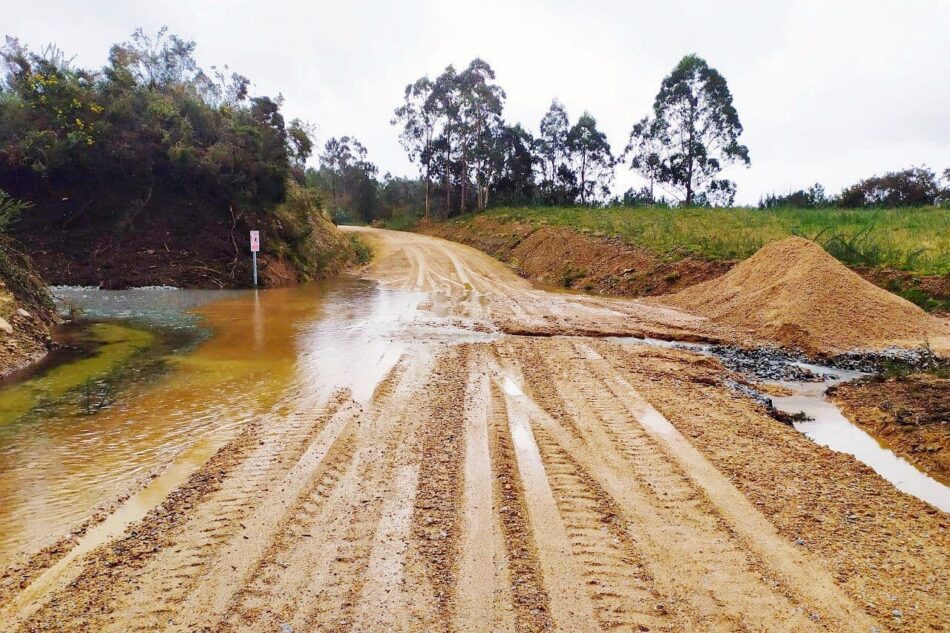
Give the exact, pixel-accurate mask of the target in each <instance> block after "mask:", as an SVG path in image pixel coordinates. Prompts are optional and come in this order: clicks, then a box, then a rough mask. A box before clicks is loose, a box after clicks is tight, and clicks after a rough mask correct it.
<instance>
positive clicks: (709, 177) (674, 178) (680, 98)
mask: <svg viewBox="0 0 950 633" xmlns="http://www.w3.org/2000/svg"><path fill="white" fill-rule="evenodd" d="M740 134H742V124H741V123H740V122H739V115H738V113H737V112H736V109H735V107H734V106H733V104H732V93H731V92H730V91H729V87H728V85H727V84H726V80H725V78H724V77H723V76H722V75H721V74H719V72H718V71H717V70H716V69H715V68H711V67H710V66H709V64H707V63H706V61H705V60H704V59H702V58H700V57H698V56H696V55H687V56H686V57H684V58H683V59H682V60H680V62H679V63H678V64H677V65H676V68H674V69H673V72H672V73H670V75H669V76H667V77H666V78H665V79H664V80H663V83H662V84H661V85H660V91H659V92H658V93H657V95H656V99H655V100H654V103H653V115H652V116H650V117H645V118H644V119H642V120H640V121H638V122H637V123H636V124H635V125H634V126H633V130H632V131H631V133H630V143H629V144H628V145H627V149H626V154H630V155H632V158H631V161H630V167H631V168H632V169H634V170H636V171H638V172H640V173H641V174H642V175H643V176H645V177H646V178H647V179H649V180H650V181H651V183H653V182H658V183H660V184H662V185H666V186H667V187H668V188H669V190H670V191H671V193H673V195H675V196H676V197H677V198H678V199H679V200H680V201H681V202H682V203H683V204H686V205H691V204H694V203H696V202H703V203H711V204H731V203H732V200H733V199H734V198H735V192H736V185H735V183H734V182H732V181H731V180H728V179H725V178H718V177H717V176H718V175H719V172H720V171H721V170H722V169H723V168H724V167H725V166H727V165H730V164H735V163H739V164H744V165H749V150H748V148H747V147H746V146H745V145H742V144H740V143H739V140H738V139H739V135H740Z"/></svg>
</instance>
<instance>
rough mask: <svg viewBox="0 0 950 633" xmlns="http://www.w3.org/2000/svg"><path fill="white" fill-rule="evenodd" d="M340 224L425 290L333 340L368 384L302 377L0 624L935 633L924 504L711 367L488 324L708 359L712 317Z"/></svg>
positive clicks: (377, 275)
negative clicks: (275, 409) (705, 349)
mask: <svg viewBox="0 0 950 633" xmlns="http://www.w3.org/2000/svg"><path fill="white" fill-rule="evenodd" d="M362 234H363V235H364V236H366V237H368V238H370V239H372V240H374V242H375V246H376V252H377V254H378V255H377V261H376V262H375V264H374V265H373V266H372V267H371V268H370V269H369V270H368V271H367V273H366V274H367V275H369V276H371V277H372V278H374V279H376V280H377V281H379V282H380V283H381V284H383V285H384V286H385V287H391V288H401V289H404V290H409V291H412V292H413V293H414V295H413V296H415V293H418V294H419V295H421V296H422V297H425V299H420V300H419V302H418V304H417V305H416V306H415V307H413V306H411V305H410V306H408V307H406V306H402V305H400V306H391V307H390V309H391V310H392V311H393V314H394V315H397V316H395V318H394V322H393V327H392V328H391V329H388V330H385V331H380V332H382V333H383V337H384V341H385V344H384V345H382V346H381V347H376V346H375V345H376V341H375V339H374V338H373V337H372V336H368V335H367V336H364V334H365V333H370V332H372V330H359V331H360V332H361V334H360V336H358V337H355V338H351V339H347V341H348V345H350V353H351V354H354V355H361V354H366V355H367V356H370V357H372V358H373V359H378V362H379V363H380V364H381V365H382V366H384V367H385V369H384V370H382V371H380V372H379V375H378V376H376V374H369V372H367V371H364V374H366V375H373V376H374V377H373V384H374V386H373V387H372V389H371V390H369V392H367V394H366V395H365V396H364V397H355V395H354V393H353V391H351V390H349V389H346V388H342V387H341V386H340V385H341V384H342V383H343V382H345V381H346V379H347V376H346V375H345V374H344V373H343V372H338V373H337V374H331V375H330V376H329V377H327V378H325V379H324V380H326V384H316V383H315V384H313V385H302V386H301V388H302V389H307V390H309V391H313V392H314V394H320V395H319V396H318V397H313V398H310V399H307V400H306V401H304V400H302V401H300V402H299V403H298V404H297V405H295V406H294V407H292V408H291V410H290V411H288V413H287V415H285V416H282V417H280V418H277V419H268V421H267V423H266V424H264V423H261V422H258V423H251V424H249V425H247V426H246V427H245V428H244V430H243V431H242V433H241V435H239V436H238V437H237V438H236V439H234V440H232V441H231V442H229V443H228V444H227V445H226V446H225V447H224V448H222V449H221V450H220V451H218V453H217V454H216V455H215V457H213V458H212V459H211V460H210V461H209V462H208V463H207V464H206V465H205V466H203V467H202V468H200V469H199V471H198V472H197V473H195V474H194V475H193V476H192V477H191V478H190V479H189V480H188V481H187V482H186V483H185V484H184V485H183V486H181V487H180V488H179V489H178V490H177V491H175V492H173V493H172V494H170V495H169V496H168V497H167V498H166V499H165V500H164V501H163V502H162V504H161V505H160V506H159V507H157V508H156V509H155V510H154V511H152V512H150V513H148V514H147V515H146V516H145V517H144V518H143V519H142V520H141V521H139V522H136V523H133V524H132V525H130V526H129V528H128V529H127V530H126V531H125V533H124V534H123V535H122V536H120V537H119V538H117V539H115V540H113V541H110V542H108V543H104V544H102V545H100V546H99V547H97V548H95V549H92V550H91V551H89V552H88V553H86V554H84V555H83V556H81V557H77V558H76V559H75V560H74V561H72V563H71V564H70V565H69V566H67V567H66V568H65V569H63V570H61V575H59V576H58V577H56V578H47V579H46V580H44V581H43V582H41V583H39V584H37V581H34V582H33V583H32V584H30V585H29V586H27V587H25V588H23V589H22V590H21V591H19V593H17V594H16V595H13V596H11V598H10V599H9V600H8V601H7V604H6V605H4V606H2V607H0V608H2V609H3V611H2V612H0V630H2V631H122V632H126V631H154V630H165V631H261V630H273V631H393V630H401V631H419V632H422V631H454V630H458V631H522V630H523V631H546V630H570V631H607V630H611V631H613V630H623V631H644V630H652V631H736V630H776V629H779V630H784V631H815V630H824V631H863V632H867V631H871V630H891V631H903V630H940V627H942V626H944V623H945V622H947V621H948V620H950V564H948V562H947V558H946V555H945V553H946V551H947V550H948V548H950V530H948V529H947V528H948V527H950V523H948V515H946V514H945V513H943V512H940V511H939V510H936V509H934V508H933V507H931V506H929V505H927V504H926V503H924V502H922V501H919V500H917V499H915V498H913V497H910V496H908V495H905V494H903V493H901V492H899V491H898V490H896V489H895V488H894V487H893V486H892V485H891V484H889V483H888V482H886V481H885V480H883V479H882V478H881V477H879V476H878V475H876V474H875V473H874V472H873V471H871V470H870V469H869V468H867V467H865V466H864V465H862V464H861V463H859V462H857V461H856V460H855V459H854V458H852V457H850V456H847V455H844V454H840V453H835V452H832V451H830V450H828V449H824V448H822V447H820V446H817V445H816V444H814V443H813V442H811V441H810V440H808V439H807V438H806V437H804V436H803V435H802V434H800V433H798V432H797V431H795V430H794V429H792V428H789V427H787V426H784V425H781V424H777V423H776V422H775V421H774V420H773V419H772V418H770V417H769V416H768V415H767V413H766V411H765V410H764V408H763V406H762V405H761V404H760V403H758V402H756V401H755V400H753V399H751V398H747V397H742V396H740V395H737V393H736V392H735V391H734V390H733V389H731V388H730V386H729V385H728V384H727V380H728V379H730V378H732V377H733V376H734V374H733V373H732V372H729V371H728V370H725V369H724V368H723V367H722V365H721V364H720V363H719V362H717V361H716V360H714V359H712V358H709V357H707V356H702V355H699V354H697V353H695V352H693V351H689V350H681V349H667V348H659V347H648V346H630V345H623V344H620V343H618V342H616V341H612V340H610V339H607V338H603V337H586V336H513V335H507V336H502V335H500V334H498V333H499V332H503V331H504V329H505V327H506V326H508V327H512V326H513V324H520V325H519V327H522V328H525V329H529V330H531V329H533V330H537V331H545V332H551V333H553V332H554V331H557V330H560V331H561V332H567V333H574V332H578V331H582V332H613V331H625V330H626V331H627V332H630V333H638V334H640V335H641V336H643V335H645V333H647V332H649V333H651V334H657V333H660V334H665V335H667V336H668V337H670V338H675V337H678V336H680V335H683V336H694V337H705V338H706V339H715V340H720V341H725V342H728V341H729V340H730V339H731V338H732V337H733V336H734V333H733V332H731V331H730V330H729V329H728V328H723V327H720V326H714V325H712V324H710V323H708V321H706V320H704V319H697V318H696V317H693V316H690V315H688V314H685V313H682V312H679V311H676V310H672V309H669V308H658V307H656V306H650V305H646V304H643V303H640V302H636V301H619V300H604V299H599V298H591V297H578V296H575V295H569V294H550V293H545V292H542V291H539V290H537V289H535V288H533V287H532V286H531V285H530V284H528V283H527V282H526V281H524V280H522V279H520V278H518V277H517V276H516V275H515V274H514V273H513V272H511V271H510V270H508V269H506V268H504V267H503V266H501V265H499V264H498V263H497V262H495V261H493V260H492V259H491V258H489V257H488V256H486V255H484V254H482V253H479V252H477V251H475V250H473V249H470V248H466V247H463V246H459V245H453V244H450V243H447V242H443V241H441V240H437V239H434V238H430V237H424V236H419V235H412V234H398V233H390V232H385V231H363V232H362ZM447 324H451V326H447ZM343 332H344V331H341V332H340V333H338V336H342V335H343ZM449 332H453V333H455V337H454V338H453V336H450V335H449V334H448V333H449ZM463 333H464V336H463ZM360 341H362V342H360ZM386 350H390V351H393V353H394V354H395V357H394V358H390V357H389V356H387V355H386ZM334 384H337V385H338V386H337V388H334V387H333V385H334ZM324 394H325V395H324ZM37 565H42V563H41V562H37ZM39 577H40V578H42V576H39Z"/></svg>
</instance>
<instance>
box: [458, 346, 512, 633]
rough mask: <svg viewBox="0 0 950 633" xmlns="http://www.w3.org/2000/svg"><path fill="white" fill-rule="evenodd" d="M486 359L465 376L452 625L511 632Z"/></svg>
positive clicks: (477, 632)
mask: <svg viewBox="0 0 950 633" xmlns="http://www.w3.org/2000/svg"><path fill="white" fill-rule="evenodd" d="M484 364H485V363H484V359H483V358H479V359H478V362H477V364H476V365H475V367H473V371H472V372H471V374H470V375H469V379H468V385H467V388H466V395H465V418H466V419H465V472H464V475H465V489H464V492H463V509H462V519H461V525H462V534H461V536H460V541H461V543H460V550H461V554H460V560H459V570H458V592H457V594H458V595H457V603H458V606H457V608H456V618H455V629H456V630H458V631H466V632H468V633H502V632H505V633H510V632H513V631H514V630H515V620H514V606H513V603H512V597H511V587H510V585H509V580H508V579H509V569H508V560H507V557H506V555H505V543H504V536H503V531H502V526H501V523H500V512H499V508H498V506H496V505H495V504H494V503H493V498H492V486H493V483H492V482H493V480H494V478H495V477H494V469H493V467H492V462H491V454H490V452H489V428H488V426H489V415H490V407H491V391H490V385H489V377H488V375H487V373H488V372H487V368H486V367H485V366H484Z"/></svg>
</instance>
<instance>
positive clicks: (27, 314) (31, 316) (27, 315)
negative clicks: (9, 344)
mask: <svg viewBox="0 0 950 633" xmlns="http://www.w3.org/2000/svg"><path fill="white" fill-rule="evenodd" d="M16 313H17V314H19V315H20V316H21V317H26V318H28V319H32V318H33V315H32V314H30V313H29V312H27V311H26V310H24V309H23V308H17V309H16Z"/></svg>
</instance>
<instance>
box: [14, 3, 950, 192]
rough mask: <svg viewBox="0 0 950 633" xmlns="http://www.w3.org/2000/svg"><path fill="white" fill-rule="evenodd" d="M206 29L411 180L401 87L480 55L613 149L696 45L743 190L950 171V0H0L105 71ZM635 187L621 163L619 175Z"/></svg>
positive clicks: (31, 36)
mask: <svg viewBox="0 0 950 633" xmlns="http://www.w3.org/2000/svg"><path fill="white" fill-rule="evenodd" d="M162 25H168V26H169V27H170V28H171V30H172V31H173V32H175V33H178V34H179V35H181V36H182V37H185V38H186V39H194V40H196V41H197V42H198V49H197V52H196V55H197V57H198V60H199V62H200V63H201V65H202V66H204V67H205V68H207V67H209V66H212V65H218V66H222V65H224V64H228V65H229V66H230V67H231V68H232V69H233V70H236V71H238V72H240V73H242V74H244V75H247V76H249V77H250V78H251V79H252V81H253V82H254V85H255V92H256V93H258V94H270V95H274V94H276V93H277V92H282V93H283V94H284V96H285V97H286V99H287V103H286V105H285V113H286V114H287V116H288V119H289V118H292V117H295V116H299V117H301V118H303V119H305V120H309V121H310V122H312V123H314V124H316V126H317V128H318V132H319V139H318V141H319V143H320V144H321V145H322V143H323V141H325V140H326V138H327V137H329V136H341V135H344V134H349V135H355V136H356V137H358V138H359V139H360V140H361V141H362V142H363V143H364V145H366V147H367V148H368V149H369V152H370V158H371V159H372V160H373V161H374V162H376V163H377V164H378V165H379V167H380V171H381V173H385V172H386V171H390V172H392V173H394V174H400V175H414V174H415V173H416V172H415V170H414V168H413V167H412V166H411V165H410V164H409V163H408V161H407V159H406V157H405V155H404V153H403V151H402V149H401V148H400V147H399V144H398V142H397V130H396V129H395V128H394V127H392V126H390V125H389V120H390V118H391V116H392V111H393V109H394V108H395V107H396V106H397V105H398V104H399V103H400V100H401V98H402V90H403V88H404V87H405V85H406V84H407V83H409V82H410V81H413V80H415V79H416V78H418V77H420V76H422V75H423V74H429V75H430V76H435V75H437V74H438V73H439V72H440V71H441V70H442V69H443V68H444V67H445V66H446V65H447V64H449V63H453V64H455V65H456V67H464V66H465V65H466V64H467V63H468V61H469V60H471V59H472V58H473V57H475V56H480V57H482V58H483V59H485V60H486V61H488V62H489V63H490V64H491V65H492V67H493V68H494V69H495V71H496V72H497V75H498V82H499V84H500V85H501V86H502V87H503V88H504V89H505V91H506V92H507V94H508V102H507V105H506V108H505V114H506V118H507V119H508V120H509V121H510V122H521V123H522V125H524V126H525V127H527V128H528V129H529V130H532V131H533V132H534V131H536V130H537V124H538V121H539V120H540V118H541V116H542V115H543V113H544V111H545V110H546V109H547V107H548V105H549V104H550V102H551V99H552V98H554V97H557V98H558V99H560V100H561V101H562V102H563V103H564V104H565V106H566V107H567V108H568V112H569V113H570V115H571V117H572V120H573V119H576V117H577V116H578V115H580V114H581V112H582V111H583V110H589V111H590V112H591V113H592V114H593V115H594V116H595V117H596V118H597V120H598V122H599V124H600V126H601V128H602V129H603V130H604V131H605V132H606V133H607V136H608V139H609V141H610V143H611V146H612V147H613V148H614V150H615V151H619V150H621V149H622V148H623V147H624V146H625V145H626V142H627V137H628V135H629V132H630V127H631V126H632V124H633V123H634V121H636V120H637V119H639V118H641V117H642V116H644V115H645V114H647V113H648V111H649V108H650V106H651V104H652V102H653V97H654V96H655V94H656V92H657V90H658V88H659V85H660V81H661V80H662V79H663V77H664V76H665V75H667V74H668V73H669V72H670V70H672V68H673V66H674V65H675V64H676V62H677V61H678V60H679V59H680V58H681V57H682V56H683V55H684V54H687V53H690V52H696V53H698V54H699V55H700V56H702V57H704V58H706V60H707V61H708V62H709V63H710V64H711V65H712V66H714V67H715V68H717V69H718V70H719V71H720V72H721V73H722V74H723V75H724V76H725V77H726V79H727V81H728V82H729V86H730V88H731V89H732V92H733V96H734V99H735V105H736V107H737V109H738V111H739V117H740V119H741V121H742V123H743V125H744V126H745V133H744V134H743V136H742V138H741V140H742V141H743V142H744V143H745V144H746V145H748V147H749V152H750V156H751V158H752V167H751V168H750V169H736V170H733V171H731V172H730V174H729V175H730V176H731V177H733V178H734V179H735V180H736V181H737V182H738V185H739V192H738V197H737V202H741V203H755V202H756V201H757V200H758V198H759V196H760V195H761V194H763V193H766V192H770V191H779V192H784V191H787V190H789V189H790V188H800V187H806V186H808V185H810V184H812V183H814V182H816V181H818V182H821V183H823V184H824V185H825V186H826V188H827V189H828V190H829V191H830V192H837V191H838V190H839V189H840V188H841V187H842V186H844V185H847V184H850V183H852V182H854V181H855V180H857V179H859V178H861V177H864V176H868V175H871V174H873V173H882V172H884V171H887V170H891V169H898V168H903V167H907V166H910V165H921V164H926V165H928V166H930V167H931V168H933V169H935V170H942V169H943V168H945V167H948V166H950V0H904V1H902V2H893V1H889V2H885V1H881V0H854V1H852V0H825V1H818V0H785V1H768V2H765V1H761V0H759V1H731V2H726V1H723V0H719V1H712V0H711V1H708V2H704V1H698V0H693V1H689V0H665V1H664V2H634V1H631V0H626V1H625V0H611V1H602V2H596V1H593V0H587V1H583V0H556V1H553V2H541V1H538V0H508V1H504V0H489V1H487V2H476V1H474V0H465V1H457V2H436V1H426V0H390V1H377V2H359V1H355V0H351V1H349V2H348V1H347V0H336V1H334V2H281V1H279V0H268V1H266V2H264V1H260V0H257V1H249V0H240V1H224V0H188V1H184V0H182V1H171V0H147V1H141V0H84V1H82V2H77V1H72V2H67V1H59V2H56V1H52V0H31V1H30V2H23V0H0V33H5V34H9V35H13V36H16V37H19V38H20V40H21V42H23V43H26V44H28V45H30V46H31V47H32V48H34V49H38V48H39V47H40V46H41V45H43V44H46V43H48V42H55V43H56V44H57V45H59V46H60V47H61V48H63V49H64V50H65V51H66V52H67V53H70V54H76V55H77V60H76V61H77V63H78V64H80V65H82V66H88V67H95V68H98V67H100V66H101V65H103V64H104V63H105V60H106V56H107V54H108V49H109V46H110V45H111V44H112V43H114V42H118V41H122V40H125V39H128V36H129V34H130V33H131V32H132V31H133V30H134V29H135V28H136V27H138V26H142V27H144V28H145V29H146V30H151V31H154V30H157V29H158V28H159V27H160V26H162ZM632 184H636V178H635V177H634V176H633V175H632V174H631V173H630V172H629V171H628V170H627V169H626V168H624V167H620V168H618V170H617V179H616V181H615V186H614V190H615V191H622V190H623V189H625V188H626V187H627V186H630V185H632Z"/></svg>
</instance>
